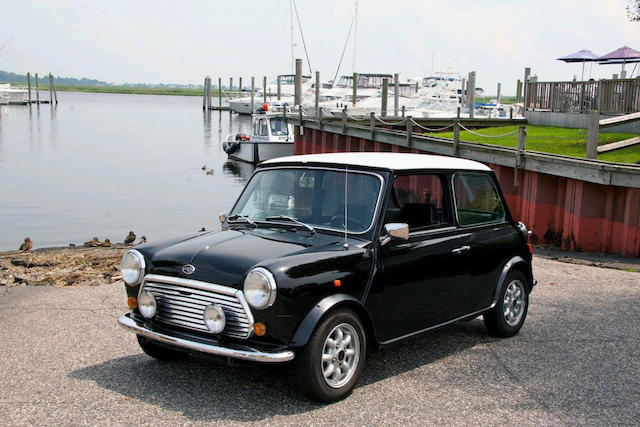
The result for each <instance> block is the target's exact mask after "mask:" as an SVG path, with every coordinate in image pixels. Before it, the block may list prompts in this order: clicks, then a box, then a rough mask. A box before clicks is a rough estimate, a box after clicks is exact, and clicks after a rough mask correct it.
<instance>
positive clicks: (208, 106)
mask: <svg viewBox="0 0 640 427" xmlns="http://www.w3.org/2000/svg"><path fill="white" fill-rule="evenodd" d="M212 106H213V103H212V102H211V77H209V76H207V109H209V110H210V109H211V107H212Z"/></svg>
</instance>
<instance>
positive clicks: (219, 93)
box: [218, 77, 222, 110]
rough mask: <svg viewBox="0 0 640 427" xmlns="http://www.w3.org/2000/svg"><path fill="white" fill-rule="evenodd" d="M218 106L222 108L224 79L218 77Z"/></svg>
mask: <svg viewBox="0 0 640 427" xmlns="http://www.w3.org/2000/svg"><path fill="white" fill-rule="evenodd" d="M218 106H219V107H220V110H222V79H221V78H220V77H218Z"/></svg>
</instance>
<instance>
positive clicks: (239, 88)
mask: <svg viewBox="0 0 640 427" xmlns="http://www.w3.org/2000/svg"><path fill="white" fill-rule="evenodd" d="M239 79H240V80H238V91H239V92H242V77H239ZM239 96H242V94H240V95H239Z"/></svg>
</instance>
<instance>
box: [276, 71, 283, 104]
mask: <svg viewBox="0 0 640 427" xmlns="http://www.w3.org/2000/svg"><path fill="white" fill-rule="evenodd" d="M276 80H277V82H278V83H277V84H278V88H277V92H278V93H277V99H278V101H280V92H281V89H282V87H281V86H282V80H281V77H280V76H278V78H277V79H276Z"/></svg>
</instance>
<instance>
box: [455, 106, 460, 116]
mask: <svg viewBox="0 0 640 427" xmlns="http://www.w3.org/2000/svg"><path fill="white" fill-rule="evenodd" d="M456 118H458V119H459V118H460V106H458V108H456Z"/></svg>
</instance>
